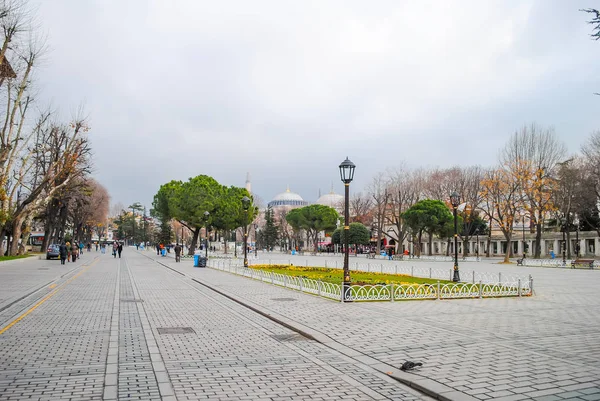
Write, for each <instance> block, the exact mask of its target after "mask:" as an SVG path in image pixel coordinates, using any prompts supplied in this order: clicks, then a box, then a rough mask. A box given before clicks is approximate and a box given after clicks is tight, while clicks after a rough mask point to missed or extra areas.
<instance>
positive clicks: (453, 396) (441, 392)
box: [148, 257, 479, 401]
mask: <svg viewBox="0 0 600 401" xmlns="http://www.w3.org/2000/svg"><path fill="white" fill-rule="evenodd" d="M148 259H151V260H153V261H155V262H156V263H158V264H160V265H161V266H164V267H166V268H168V269H170V270H173V271H176V272H177V273H179V274H182V275H184V276H186V277H188V278H190V279H191V280H192V281H194V282H196V283H198V284H200V285H202V286H204V287H206V288H208V289H210V290H212V291H214V292H216V293H218V294H220V295H222V296H224V297H225V298H228V299H230V300H232V301H234V302H236V303H238V304H240V305H242V306H244V307H246V308H248V309H250V310H252V311H254V312H256V313H258V314H260V315H262V316H264V317H266V318H268V319H270V320H272V321H274V322H275V323H278V324H280V325H282V326H284V327H286V328H288V329H290V330H292V331H295V332H296V333H298V334H300V335H302V336H304V337H306V338H309V339H311V340H315V341H317V342H318V343H320V344H323V345H325V346H326V347H328V348H330V349H333V350H335V351H338V352H341V353H342V354H344V355H346V356H349V357H350V358H352V359H354V360H355V361H356V362H359V363H364V364H366V365H368V366H371V367H372V368H373V369H375V370H377V371H379V372H380V373H383V374H385V375H387V376H389V377H392V378H393V379H395V380H397V381H399V382H400V383H403V384H405V385H407V386H409V387H411V388H413V389H415V390H417V391H420V392H421V393H424V394H425V395H428V396H430V397H433V398H435V399H437V400H440V401H479V400H478V399H477V398H474V397H471V396H470V395H468V394H465V393H461V392H458V391H456V390H455V389H453V388H451V387H448V386H446V385H444V384H441V383H439V382H437V381H434V380H432V379H427V378H423V377H416V379H415V378H414V376H413V375H411V374H409V373H404V372H402V371H399V369H398V368H396V367H394V366H391V365H388V364H385V363H382V362H380V361H378V360H376V359H374V358H371V357H369V356H367V355H364V354H362V353H361V352H359V351H356V350H354V349H352V348H349V347H347V346H345V345H343V344H341V343H339V342H337V341H335V340H333V339H331V338H330V337H329V336H327V335H326V334H323V333H321V332H319V331H317V330H314V329H311V328H308V327H305V326H304V325H301V324H300V323H298V322H294V321H292V322H288V321H287V320H288V319H287V318H285V317H282V316H279V315H276V314H271V313H268V312H266V311H264V310H262V308H261V307H260V306H254V305H252V304H253V302H251V301H247V300H240V299H238V298H236V297H235V296H233V295H230V294H228V293H227V292H225V291H222V290H218V289H216V288H214V287H212V286H210V285H208V284H206V283H202V282H201V281H198V280H197V279H195V278H193V277H191V276H188V275H187V274H185V273H182V272H180V271H177V270H176V269H174V268H172V267H170V266H166V265H165V264H164V263H162V262H160V261H157V260H155V259H152V258H150V257H148ZM298 326H302V328H300V327H298ZM310 331H312V332H313V333H310ZM333 344H335V345H333ZM357 354H360V355H357ZM355 356H360V357H362V358H363V359H364V360H362V361H361V360H357V359H356V358H355ZM368 360H370V362H366V361H368Z"/></svg>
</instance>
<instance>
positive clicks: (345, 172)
mask: <svg viewBox="0 0 600 401" xmlns="http://www.w3.org/2000/svg"><path fill="white" fill-rule="evenodd" d="M339 168H340V178H341V180H342V182H343V183H344V194H345V197H344V284H343V286H342V302H347V301H350V300H351V299H350V298H351V296H350V293H349V291H350V268H349V266H348V246H349V244H348V240H349V235H348V234H349V232H350V183H351V182H352V180H353V179H354V169H355V168H356V165H355V164H354V163H352V162H351V161H350V160H349V159H348V157H346V160H344V161H343V162H342V163H341V164H340V166H339Z"/></svg>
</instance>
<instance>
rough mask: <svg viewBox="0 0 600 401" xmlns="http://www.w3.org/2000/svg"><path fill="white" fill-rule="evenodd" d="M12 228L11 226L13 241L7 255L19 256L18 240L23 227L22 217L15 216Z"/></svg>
mask: <svg viewBox="0 0 600 401" xmlns="http://www.w3.org/2000/svg"><path fill="white" fill-rule="evenodd" d="M12 226H13V228H12V232H13V236H12V238H13V240H12V242H11V244H10V251H9V252H8V254H9V255H18V254H19V239H20V238H21V231H22V227H23V217H21V216H15V218H14V220H13V225H12ZM23 245H25V244H23Z"/></svg>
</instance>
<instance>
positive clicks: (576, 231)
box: [573, 215, 581, 259]
mask: <svg viewBox="0 0 600 401" xmlns="http://www.w3.org/2000/svg"><path fill="white" fill-rule="evenodd" d="M573 224H575V259H579V251H580V250H581V247H580V246H579V217H578V216H577V215H575V217H574V218H573Z"/></svg>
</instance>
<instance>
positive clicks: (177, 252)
mask: <svg viewBox="0 0 600 401" xmlns="http://www.w3.org/2000/svg"><path fill="white" fill-rule="evenodd" d="M180 261H181V247H180V246H179V244H177V245H175V262H180Z"/></svg>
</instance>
